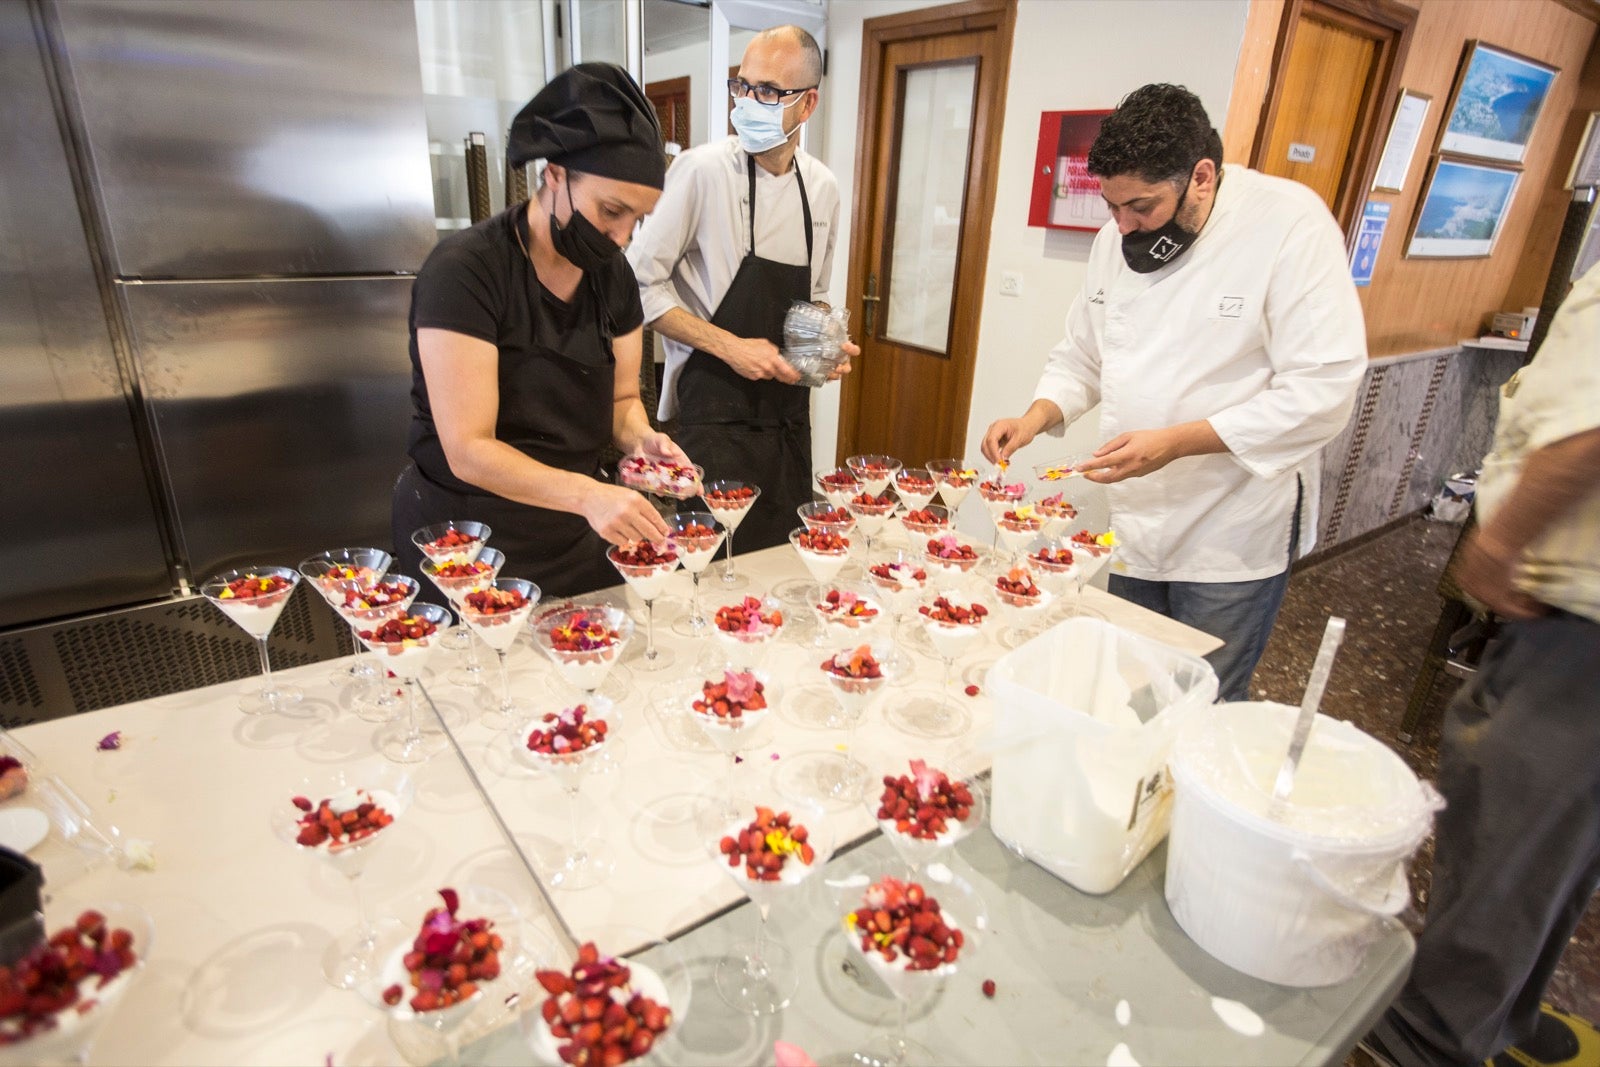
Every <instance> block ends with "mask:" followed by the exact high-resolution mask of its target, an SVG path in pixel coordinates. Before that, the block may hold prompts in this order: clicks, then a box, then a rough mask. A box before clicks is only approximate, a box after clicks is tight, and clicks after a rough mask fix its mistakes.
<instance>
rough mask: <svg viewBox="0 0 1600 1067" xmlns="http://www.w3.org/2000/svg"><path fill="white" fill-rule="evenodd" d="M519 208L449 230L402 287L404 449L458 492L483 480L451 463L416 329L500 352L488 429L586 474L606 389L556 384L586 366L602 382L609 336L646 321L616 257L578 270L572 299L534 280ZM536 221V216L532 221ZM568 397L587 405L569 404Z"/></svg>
mask: <svg viewBox="0 0 1600 1067" xmlns="http://www.w3.org/2000/svg"><path fill="white" fill-rule="evenodd" d="M526 213H527V203H526V202H523V203H521V204H518V205H516V206H514V207H511V208H508V209H506V210H505V211H503V212H501V213H500V214H498V215H496V216H494V217H493V218H489V219H485V220H484V221H483V222H480V223H478V224H477V225H476V226H473V227H472V228H471V229H469V230H464V231H462V232H460V233H456V234H452V235H450V236H449V237H446V238H445V239H444V240H442V241H440V242H439V244H438V246H437V247H435V248H434V250H433V252H432V253H431V254H430V255H429V256H428V259H427V261H426V262H425V263H424V264H423V265H422V270H421V271H419V272H418V274H417V280H416V282H415V283H414V284H413V285H412V287H411V315H410V329H411V401H412V416H411V428H410V432H409V435H408V439H407V445H406V451H407V452H408V453H409V454H410V456H411V459H412V461H413V462H414V463H415V464H416V465H417V469H418V470H420V471H421V472H422V473H423V474H424V475H426V476H427V477H428V478H429V479H430V480H431V481H433V482H436V483H437V484H439V485H442V486H444V487H446V488H449V489H453V490H455V491H456V492H462V493H472V492H482V490H480V489H478V488H477V487H475V486H472V485H469V484H467V483H466V482H463V481H461V480H460V479H458V478H456V477H455V475H453V474H452V473H451V472H450V466H449V463H448V462H447V461H446V459H445V455H444V447H443V445H442V444H441V442H440V440H439V435H438V432H437V430H436V429H435V427H434V424H433V414H432V410H431V408H430V407H429V404H428V385H427V382H426V380H425V379H424V378H423V375H422V362H421V358H420V356H419V355H418V352H417V330H418V329H440V330H451V331H453V332H455V333H460V334H465V335H466V336H468V337H475V338H477V339H478V340H481V341H487V342H488V343H490V344H492V345H494V346H495V347H496V348H497V349H498V350H499V353H500V364H499V386H500V408H499V412H498V414H497V416H496V420H495V436H496V437H497V438H498V439H499V440H501V441H504V442H505V443H507V444H509V445H511V446H513V447H514V448H517V449H518V450H520V451H522V452H524V453H526V454H527V455H530V456H533V457H534V458H536V459H538V460H540V461H541V462H545V463H550V464H552V465H554V466H559V467H561V468H562V469H564V470H576V471H579V472H580V473H586V474H590V473H593V472H594V470H595V469H596V467H597V460H598V453H599V450H600V449H601V448H602V447H603V446H604V444H605V442H606V441H608V440H609V439H610V436H611V410H610V402H609V401H610V393H611V391H610V389H609V388H603V389H588V390H585V391H586V392H587V393H588V394H589V396H588V398H587V399H579V398H578V397H577V396H576V395H569V394H573V393H574V391H573V390H572V389H571V388H570V387H569V386H567V385H565V384H563V383H566V382H570V381H573V380H574V377H575V376H576V379H577V380H587V379H588V376H590V375H605V376H606V378H605V381H609V380H610V375H611V373H612V367H613V364H614V362H615V361H614V360H613V358H612V356H611V343H610V342H611V338H613V337H617V336H621V335H623V334H627V333H629V332H631V331H633V330H635V329H637V328H638V327H639V326H640V325H642V324H643V322H644V308H643V307H642V306H641V305H640V303H639V286H638V283H637V281H635V279H634V275H633V269H632V268H631V267H630V266H629V265H628V261H627V259H626V258H625V257H623V256H620V255H619V256H616V257H614V259H613V262H612V264H611V265H610V266H608V268H607V269H605V270H604V271H601V272H592V273H590V274H588V275H586V276H585V277H584V279H583V281H582V282H581V283H580V284H579V285H578V289H577V292H575V293H574V294H573V297H572V300H571V301H570V302H567V301H562V300H557V299H556V298H555V297H554V296H552V295H551V294H550V293H549V291H548V290H546V289H545V288H544V287H543V286H542V285H540V284H539V282H538V279H537V278H536V277H535V275H534V272H533V264H532V263H530V262H529V261H528V257H527V255H526V254H525V253H524V252H523V250H522V245H521V244H519V243H518V237H519V235H520V236H521V238H522V240H523V241H524V242H526V241H527V229H526V225H527V223H526V219H527V214H526ZM541 223H542V218H540V219H536V220H535V225H539V224H541ZM554 360H561V361H563V363H564V365H558V364H556V363H553V362H552V361H554ZM596 384H598V383H596ZM601 397H603V398H604V403H600V402H599V398H601ZM575 404H576V405H577V406H578V407H592V408H595V410H592V411H590V410H575V408H574V405H575Z"/></svg>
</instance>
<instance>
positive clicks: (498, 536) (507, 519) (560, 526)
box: [391, 210, 620, 603]
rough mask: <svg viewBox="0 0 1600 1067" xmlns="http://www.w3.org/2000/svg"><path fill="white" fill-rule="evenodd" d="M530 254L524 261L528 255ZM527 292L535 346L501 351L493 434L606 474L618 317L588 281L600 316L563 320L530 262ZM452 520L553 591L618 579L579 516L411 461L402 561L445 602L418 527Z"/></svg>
mask: <svg viewBox="0 0 1600 1067" xmlns="http://www.w3.org/2000/svg"><path fill="white" fill-rule="evenodd" d="M526 221H527V212H526V211H525V210H519V211H518V212H516V216H515V221H514V223H513V224H514V225H515V226H516V227H517V236H518V238H519V240H521V241H523V242H524V247H525V242H526V237H525V233H526V231H525V229H524V227H525V225H526ZM523 261H524V262H527V257H526V255H524V257H523ZM527 272H528V279H529V286H528V290H529V299H531V300H532V301H533V302H534V305H535V312H534V316H533V321H534V336H533V340H532V342H531V345H530V349H529V350H528V351H525V352H521V353H517V354H515V355H514V356H511V357H508V356H507V355H505V354H502V356H501V364H500V371H499V384H500V414H499V416H498V417H497V419H496V422H495V435H496V437H497V438H499V439H500V440H501V441H503V442H505V443H506V444H509V445H511V446H512V447H514V448H516V449H517V450H518V451H520V452H522V453H524V454H526V455H528V456H531V457H532V458H534V459H536V460H538V461H539V462H541V463H545V464H548V465H549V466H552V467H557V468H560V469H561V470H565V471H572V472H573V473H575V474H582V475H584V476H586V477H592V478H598V479H602V480H609V479H606V478H604V471H603V470H602V469H601V466H600V456H601V453H602V450H603V449H605V447H606V446H607V445H608V444H609V443H610V441H611V412H612V392H613V385H614V383H615V378H616V358H615V357H614V356H613V354H612V350H611V339H612V337H613V336H614V335H615V330H614V329H613V324H612V323H611V321H610V319H609V316H608V315H607V312H606V307H605V301H604V300H603V299H602V298H601V294H600V292H599V288H598V286H595V285H594V283H593V279H591V278H590V277H589V276H587V275H585V277H584V279H583V281H582V282H581V283H580V284H581V285H587V286H590V296H591V298H592V300H593V302H594V304H595V309H596V310H595V319H594V320H593V321H585V322H576V321H575V322H571V323H569V324H566V325H562V324H561V323H560V321H559V319H560V315H559V309H558V308H555V307H552V306H551V305H550V304H549V303H547V301H554V297H551V296H548V295H547V293H546V291H545V290H544V288H543V286H541V285H540V284H539V281H538V278H537V276H536V275H535V273H534V271H533V265H532V263H531V262H528V265H527ZM447 519H471V520H474V521H477V522H486V523H488V524H489V527H490V530H491V534H490V537H489V544H491V545H493V546H494V547H495V548H498V549H499V550H500V551H502V552H504V553H505V554H506V562H505V566H504V568H502V570H501V574H502V576H504V577H507V578H526V579H528V580H530V581H532V582H534V583H535V584H537V585H538V586H539V588H540V590H541V591H542V592H543V594H544V596H545V597H546V598H549V597H553V596H575V595H577V594H580V593H587V592H591V591H593V590H595V589H602V588H605V587H607V586H611V585H615V584H617V582H618V581H619V580H620V578H619V576H618V574H617V571H616V568H614V567H613V566H611V564H610V562H609V561H607V559H606V549H607V547H608V546H607V544H606V542H605V540H604V539H603V538H601V537H600V535H599V534H597V533H595V532H594V529H593V528H592V527H591V526H590V525H589V523H588V521H587V520H585V519H584V517H583V516H582V515H576V514H573V513H571V512H566V511H552V510H550V509H548V508H536V507H530V506H528V505H526V504H519V503H517V502H516V501H513V500H507V499H505V498H504V497H499V496H494V495H492V494H489V493H484V492H480V491H470V490H469V491H466V492H462V491H458V490H457V489H453V488H450V487H448V486H445V485H442V484H440V483H439V482H438V481H435V480H434V479H432V478H430V477H428V475H427V474H426V473H425V472H424V471H422V470H419V469H418V468H417V466H416V465H415V464H412V465H411V466H408V467H407V468H406V469H405V470H404V471H403V472H401V474H400V477H399V478H398V479H397V480H396V482H395V486H394V494H393V497H392V508H391V523H392V530H391V533H392V534H393V536H394V544H395V561H396V568H397V569H398V570H400V571H402V572H403V573H405V574H409V575H411V576H412V577H413V578H416V579H418V580H419V581H420V582H421V583H422V590H421V593H420V594H419V596H420V597H421V598H422V599H425V600H431V601H434V602H435V603H445V601H444V598H443V597H442V596H441V595H440V594H439V593H438V591H437V589H435V588H434V586H433V583H432V582H430V581H428V580H427V579H425V578H423V577H422V572H421V570H420V565H421V562H422V554H421V552H420V551H418V549H417V548H416V546H415V545H413V544H412V543H411V534H412V531H414V530H416V529H418V528H419V527H422V526H427V525H429V524H431V523H435V522H443V521H445V520H447Z"/></svg>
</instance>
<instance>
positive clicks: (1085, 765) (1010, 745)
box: [987, 618, 1217, 893]
mask: <svg viewBox="0 0 1600 1067" xmlns="http://www.w3.org/2000/svg"><path fill="white" fill-rule="evenodd" d="M987 686H988V689H989V693H990V695H991V696H992V697H993V698H994V702H995V709H996V710H995V727H994V730H993V732H992V733H991V734H990V747H992V748H993V749H994V771H993V775H992V777H991V782H990V797H991V799H990V805H989V824H990V827H991V828H992V829H993V831H994V833H995V835H996V836H997V837H999V838H1000V839H1001V840H1002V841H1004V842H1006V843H1007V844H1008V845H1010V846H1011V847H1012V848H1014V849H1016V850H1017V851H1019V852H1021V853H1022V854H1023V855H1025V856H1027V857H1028V858H1029V859H1031V860H1032V861H1033V862H1035V863H1037V864H1038V865H1039V866H1041V867H1043V868H1044V869H1045V870H1047V871H1049V872H1050V873H1052V874H1054V875H1055V876H1056V877H1058V878H1060V879H1061V880H1063V881H1065V882H1067V883H1069V884H1070V885H1072V886H1075V887H1076V888H1078V889H1080V890H1082V891H1083V892H1085V893H1109V892H1110V891H1111V890H1113V889H1115V888H1116V887H1117V886H1118V885H1119V884H1121V882H1122V880H1123V879H1124V878H1126V877H1127V876H1128V874H1129V872H1131V871H1132V870H1133V869H1134V868H1135V867H1137V866H1138V865H1139V863H1140V862H1141V861H1142V860H1143V859H1144V858H1145V856H1147V855H1148V854H1149V853H1150V850H1151V849H1153V848H1154V847H1155V846H1156V845H1158V844H1160V843H1161V840H1162V838H1164V837H1166V835H1167V826H1168V820H1169V815H1170V812H1171V807H1172V782H1171V778H1170V776H1169V775H1168V774H1167V773H1166V764H1167V754H1168V751H1169V750H1170V748H1171V746H1172V741H1173V738H1174V737H1176V736H1177V732H1178V727H1179V725H1180V722H1181V721H1182V719H1183V718H1184V717H1185V716H1187V715H1189V714H1191V713H1194V712H1198V711H1200V710H1201V709H1203V708H1206V707H1209V706H1210V704H1211V702H1212V701H1213V700H1215V699H1216V696H1217V677H1216V675H1215V674H1214V673H1213V672H1212V670H1211V667H1210V665H1209V664H1207V663H1206V661H1205V660H1203V659H1201V658H1199V657H1198V656H1189V655H1185V654H1184V653H1182V652H1178V651H1176V650H1175V649H1172V648H1169V647H1167V646H1166V645H1162V644H1159V643H1157V642H1155V641H1150V640H1148V639H1146V638H1143V637H1139V636H1137V635H1136V634H1131V633H1129V632H1127V631H1126V630H1122V629H1120V628H1118V627H1116V626H1112V625H1111V624H1109V623H1106V622H1102V621H1100V620H1099V619H1089V618H1074V619H1068V620H1067V621H1065V622H1063V623H1061V624H1059V625H1057V626H1054V627H1052V628H1051V629H1049V630H1047V631H1045V632H1044V633H1042V634H1040V635H1039V636H1038V637H1036V638H1034V639H1033V640H1032V641H1029V642H1028V643H1027V644H1025V645H1023V646H1022V647H1021V648H1018V649H1016V650H1015V651H1013V652H1011V653H1008V654H1007V655H1006V656H1004V657H1003V658H1002V659H1001V660H1000V661H999V662H998V663H996V664H995V665H994V667H993V668H991V669H990V671H989V676H988V682H987Z"/></svg>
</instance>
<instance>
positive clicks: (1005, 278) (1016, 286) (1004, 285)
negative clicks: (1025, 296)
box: [1000, 270, 1022, 296]
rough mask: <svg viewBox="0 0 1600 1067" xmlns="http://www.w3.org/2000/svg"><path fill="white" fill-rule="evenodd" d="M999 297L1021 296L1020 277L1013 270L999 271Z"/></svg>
mask: <svg viewBox="0 0 1600 1067" xmlns="http://www.w3.org/2000/svg"><path fill="white" fill-rule="evenodd" d="M1000 295H1001V296H1021V295H1022V275H1020V274H1018V273H1017V272H1016V271H1014V270H1007V271H1001V272H1000Z"/></svg>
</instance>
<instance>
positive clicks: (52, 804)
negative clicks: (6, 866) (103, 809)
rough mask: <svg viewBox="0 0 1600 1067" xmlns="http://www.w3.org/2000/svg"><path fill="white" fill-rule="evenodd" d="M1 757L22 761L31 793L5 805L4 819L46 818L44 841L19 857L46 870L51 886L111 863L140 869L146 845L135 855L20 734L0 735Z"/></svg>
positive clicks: (24, 792)
mask: <svg viewBox="0 0 1600 1067" xmlns="http://www.w3.org/2000/svg"><path fill="white" fill-rule="evenodd" d="M0 755H6V756H10V757H11V758H13V759H15V760H18V761H19V762H21V764H22V766H23V768H24V769H25V770H26V771H27V786H26V788H25V789H23V790H22V791H21V792H20V793H18V794H16V795H15V796H13V797H10V798H9V799H7V800H5V801H4V802H3V803H0V815H3V814H4V813H7V812H15V813H22V812H31V813H38V814H39V815H42V821H41V830H42V831H43V836H42V837H41V838H40V839H39V840H37V841H36V842H35V843H34V844H32V845H31V846H30V847H28V848H27V849H25V850H19V851H26V852H27V854H28V855H29V857H30V858H31V859H32V860H33V861H34V862H36V863H38V864H39V865H40V866H41V867H42V868H43V869H44V871H45V877H46V879H47V881H48V882H49V884H50V885H52V886H61V885H64V884H66V883H69V882H71V881H73V880H75V879H77V878H78V877H80V876H81V875H83V874H85V873H87V872H88V871H90V870H92V869H94V868H95V867H98V866H99V865H100V864H102V863H104V862H107V861H110V862H113V863H117V864H120V865H121V866H124V867H131V866H136V865H137V864H138V862H139V860H140V855H141V853H142V844H141V845H140V846H136V847H134V848H132V849H130V845H132V844H133V841H132V839H130V838H128V837H127V836H125V835H124V834H123V832H122V831H121V830H120V829H118V828H117V827H116V826H115V825H113V824H112V823H111V822H110V821H109V820H108V819H106V818H104V816H103V815H102V814H101V813H99V812H98V811H96V810H95V809H94V808H93V807H92V806H91V805H90V804H89V803H87V802H85V800H84V799H83V797H82V796H81V795H80V794H79V793H78V791H77V790H75V789H73V788H72V786H70V785H69V784H67V782H66V780H65V779H63V778H62V777H61V776H60V775H57V774H55V773H54V772H52V771H51V769H50V768H49V767H48V766H47V765H46V764H45V763H44V761H43V760H41V759H40V758H39V757H38V756H37V755H35V754H34V752H33V750H32V749H30V748H28V746H27V745H25V744H23V743H22V742H21V741H20V740H18V739H17V737H16V735H15V734H12V733H10V732H9V731H6V730H3V729H0ZM29 836H33V835H29Z"/></svg>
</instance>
